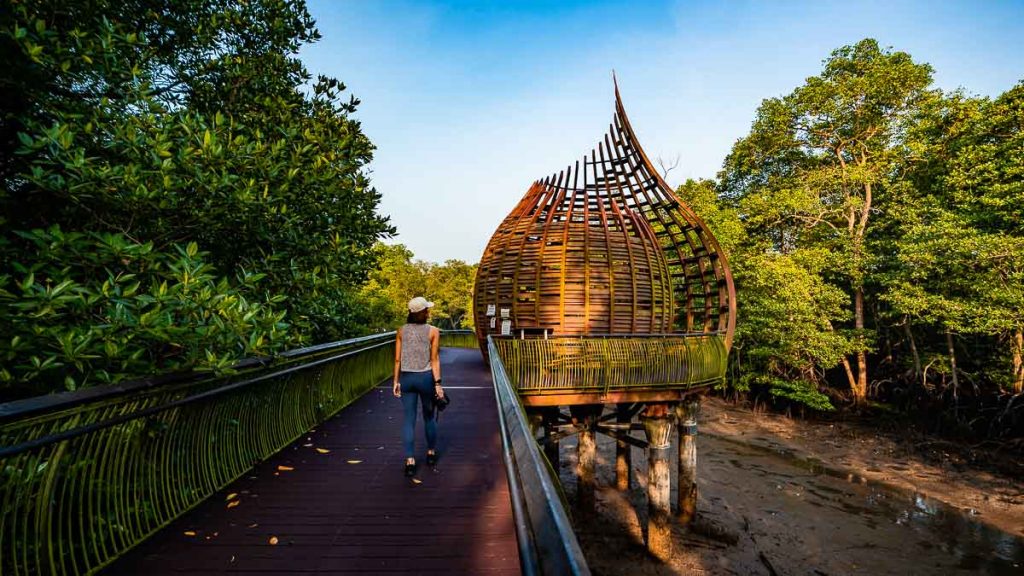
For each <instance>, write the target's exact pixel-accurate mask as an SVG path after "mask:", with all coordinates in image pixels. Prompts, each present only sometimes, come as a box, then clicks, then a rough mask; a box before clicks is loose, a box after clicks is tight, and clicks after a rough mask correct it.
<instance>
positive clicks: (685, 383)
mask: <svg viewBox="0 0 1024 576" xmlns="http://www.w3.org/2000/svg"><path fill="white" fill-rule="evenodd" d="M494 345H495V348H496V350H497V351H498V353H499V354H500V356H501V361H502V362H503V363H504V365H505V366H506V367H507V370H508V374H509V376H510V381H511V383H512V385H513V386H514V387H515V389H516V391H517V392H518V393H519V394H520V395H535V394H545V393H558V392H601V393H605V394H607V393H608V392H609V391H616V390H631V389H637V388H645V389H650V388H690V387H695V386H701V385H706V384H711V383H716V382H721V381H722V379H723V378H724V377H725V369H726V365H727V362H726V359H727V350H726V348H725V341H724V339H723V338H722V336H721V335H719V334H717V333H696V334H666V335H624V336H620V335H609V336H583V337H580V336H557V337H550V338H546V339H542V338H527V339H517V338H515V337H501V338H494Z"/></svg>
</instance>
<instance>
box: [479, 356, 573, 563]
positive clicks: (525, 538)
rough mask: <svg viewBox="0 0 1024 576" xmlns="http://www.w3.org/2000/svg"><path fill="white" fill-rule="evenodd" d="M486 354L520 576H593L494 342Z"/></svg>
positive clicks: (549, 466)
mask: <svg viewBox="0 0 1024 576" xmlns="http://www.w3.org/2000/svg"><path fill="white" fill-rule="evenodd" d="M487 350H488V354H487V355H488V357H489V359H490V365H491V377H492V378H493V380H494V398H495V402H496V403H497V406H498V427H499V430H500V431H501V444H502V448H503V455H504V458H505V473H506V475H507V477H508V484H509V496H510V500H511V504H512V515H513V517H514V518H515V526H516V540H517V542H518V543H519V564H520V567H521V569H522V573H523V574H524V575H525V576H589V575H590V568H589V567H588V566H587V560H586V558H585V557H584V556H583V551H582V549H580V544H579V541H577V539H576V533H575V532H574V531H573V529H572V523H571V522H570V519H569V514H568V513H567V512H566V510H565V504H564V502H562V499H561V492H560V491H559V489H558V486H557V484H556V482H557V481H558V479H557V477H556V476H553V475H552V474H553V472H552V470H551V465H550V463H548V462H547V460H546V459H545V458H544V456H543V455H542V454H541V452H540V448H539V447H538V446H537V440H536V438H534V436H533V431H532V429H531V428H530V425H529V423H528V422H527V420H526V413H525V412H524V411H523V406H522V404H521V403H520V401H519V397H518V396H517V395H516V391H515V389H514V388H513V387H512V383H511V382H510V381H509V376H508V372H507V371H506V370H505V366H504V365H503V364H502V361H501V360H502V359H501V357H500V355H499V353H498V351H497V349H496V348H495V340H494V338H493V337H488V338H487ZM555 467H556V468H557V462H556V463H555Z"/></svg>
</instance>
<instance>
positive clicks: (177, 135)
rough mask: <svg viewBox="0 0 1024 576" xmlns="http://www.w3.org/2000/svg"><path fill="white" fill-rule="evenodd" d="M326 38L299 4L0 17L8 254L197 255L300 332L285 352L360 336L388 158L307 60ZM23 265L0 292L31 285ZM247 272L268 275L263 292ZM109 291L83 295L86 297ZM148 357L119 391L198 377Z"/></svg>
mask: <svg viewBox="0 0 1024 576" xmlns="http://www.w3.org/2000/svg"><path fill="white" fill-rule="evenodd" d="M317 38H319V34H318V32H317V31H316V28H315V26H314V23H313V21H312V19H311V18H310V16H309V14H308V13H307V11H306V9H305V6H304V4H303V3H302V2H301V1H294V2H293V1H280V0H250V1H245V2H243V1H231V0H185V1H182V2H174V3H170V4H168V3H167V2H165V1H163V0H137V1H131V2H113V1H105V0H100V1H98V2H94V1H86V0H71V1H68V2H59V3H58V2H53V1H47V0H30V1H23V2H16V3H14V4H13V5H12V6H11V7H10V9H9V10H5V11H3V12H0V53H2V54H3V57H4V62H5V63H8V69H7V70H6V71H5V75H4V77H3V78H2V79H0V87H2V89H3V92H4V93H5V94H8V95H10V96H11V97H10V98H5V99H4V100H3V101H2V102H0V181H2V184H3V186H2V188H0V224H2V226H3V232H2V239H3V240H2V241H3V242H4V246H5V249H6V250H7V251H8V252H10V253H15V252H18V251H26V252H25V253H26V254H35V255H36V257H38V258H40V260H39V261H30V260H27V259H25V258H20V259H18V260H17V263H18V265H20V266H21V267H23V268H25V269H33V268H35V267H39V268H40V269H46V270H51V269H54V267H55V266H58V265H60V263H61V261H60V260H54V261H52V262H51V261H50V260H48V259H50V258H58V256H59V255H58V254H55V253H53V252H50V251H41V250H37V249H36V248H34V247H33V246H34V245H33V242H32V241H31V240H30V239H29V238H28V237H27V236H25V235H24V234H21V233H19V231H20V232H22V233H28V234H29V235H31V234H34V232H30V231H34V230H40V229H42V230H50V229H51V227H53V226H57V227H58V229H59V230H60V231H62V233H63V234H64V235H65V236H68V237H71V236H74V235H76V234H80V235H82V236H81V237H82V238H98V237H104V238H106V237H113V236H117V237H120V238H122V239H123V240H124V241H125V242H129V243H130V244H132V245H138V246H148V247H149V248H147V250H148V251H149V252H150V253H151V254H152V258H153V259H154V260H153V261H154V262H160V263H163V264H161V266H169V263H170V262H171V261H172V260H173V259H174V258H177V257H178V254H179V250H178V247H180V246H186V245H191V244H193V243H194V244H195V245H196V246H197V249H198V250H201V251H202V253H203V257H202V262H203V263H204V266H205V268H204V269H203V270H204V274H209V275H211V276H210V278H209V286H210V289H211V290H213V291H214V292H216V293H217V294H219V296H220V297H223V298H224V299H231V298H234V297H239V298H244V299H245V300H246V301H248V302H253V303H265V302H267V301H269V300H271V299H273V300H274V302H275V306H274V307H272V308H270V307H268V308H266V309H265V310H263V311H262V312H259V313H258V314H257V316H260V317H263V316H264V315H271V316H276V315H277V314H279V313H280V312H285V313H286V314H287V316H286V317H287V319H288V324H289V325H290V330H288V331H287V332H285V333H283V334H281V335H278V336H275V338H282V339H284V341H287V342H289V343H291V344H295V343H298V342H302V341H323V340H329V339H336V338H340V337H344V336H349V335H353V334H354V333H355V332H356V331H357V330H358V327H357V320H358V318H359V315H360V312H359V309H358V306H357V302H356V300H357V293H358V291H359V285H360V284H361V283H362V282H363V281H364V280H365V278H366V274H367V272H368V271H369V270H370V269H371V268H372V267H373V266H374V262H375V256H376V255H375V253H374V252H373V250H372V248H373V245H374V244H375V243H376V242H377V240H378V239H379V238H381V237H382V236H387V235H388V234H391V233H393V229H392V228H391V227H390V225H389V224H388V222H387V219H386V218H385V217H382V216H380V215H378V214H377V213H376V208H377V205H378V203H379V200H380V196H379V194H378V193H377V192H376V191H375V190H374V189H373V188H372V187H371V186H370V184H369V181H368V179H367V177H366V174H365V171H364V168H365V166H366V164H367V163H368V162H369V161H370V160H371V158H372V152H373V146H372V144H371V143H370V142H369V140H368V139H367V138H366V136H365V135H364V134H363V133H362V131H361V127H360V125H359V123H358V122H357V121H355V120H354V119H352V118H351V114H352V113H353V112H354V111H355V109H356V105H357V104H358V101H357V100H356V99H355V98H347V99H346V98H343V97H342V94H343V91H344V88H345V87H344V85H342V84H341V83H340V82H338V81H337V80H334V79H331V78H324V77H321V78H318V79H316V80H315V81H314V80H313V79H312V78H311V77H310V75H309V73H308V72H307V71H306V70H305V68H304V67H303V66H302V63H301V62H300V61H299V60H298V58H297V57H296V53H297V51H298V49H299V48H300V47H301V46H302V45H303V44H305V43H308V42H312V41H315V40H316V39H317ZM14 262H15V261H14V260H10V261H8V262H5V263H4V268H2V269H0V274H2V275H6V276H8V277H11V278H18V279H19V280H20V272H19V271H18V270H16V269H14V268H13V267H12V266H13V265H14ZM154 267H155V265H154ZM214 271H216V272H214ZM246 271H258V272H259V276H260V281H259V283H258V285H257V284H255V283H252V282H247V281H244V280H242V279H243V278H245V277H246V275H247V272H246ZM215 274H219V276H215ZM55 277H56V276H55ZM107 280H108V278H107V276H106V275H97V276H96V277H94V278H91V277H89V276H87V275H79V276H77V277H75V282H77V283H78V284H79V285H80V286H81V288H82V290H84V291H86V292H89V293H101V288H102V286H103V283H104V282H105V281H107ZM12 294H14V295H15V296H16V297H17V298H19V299H20V298H23V297H26V296H25V295H23V294H22V293H20V292H12ZM174 294H178V293H174ZM182 294H183V293H182ZM182 297H183V298H184V297H185V296H184V295H183V296H182ZM211 298H213V295H211ZM167 305H168V306H169V304H167ZM183 305H185V304H183ZM261 305H263V304H261ZM7 310H9V311H13V310H15V309H14V308H7ZM11 313H13V312H11ZM16 321H17V318H14V317H11V318H0V323H4V324H13V323H15V322H16ZM67 321H68V323H67V324H66V329H67V330H68V333H79V332H81V333H85V332H88V330H89V329H90V326H89V323H90V320H89V316H88V315H74V316H68V317H67ZM97 321H99V320H98V319H97ZM52 328H53V329H54V330H59V327H58V325H57V323H56V321H55V323H54V325H53V326H52ZM281 329H283V325H282V327H281ZM250 336H252V337H253V338H254V341H256V340H259V338H260V336H261V334H260V333H259V332H258V331H254V332H252V333H251V334H250ZM175 338H176V339H177V340H176V341H175V342H174V343H175V344H176V345H180V346H181V347H182V348H183V349H187V350H202V351H203V354H201V355H202V356H205V354H206V353H207V352H208V353H209V355H210V357H211V358H222V357H228V356H231V357H234V356H235V355H237V353H238V350H237V346H235V344H234V343H233V342H229V341H228V340H225V339H218V338H208V339H207V338H205V336H204V335H203V334H200V333H196V334H191V335H190V334H187V333H182V334H179V335H176V336H175ZM247 338H248V337H247ZM190 339H191V340H190ZM19 353H23V352H19ZM24 353H25V354H27V352H24ZM189 354H191V352H189ZM142 357H143V358H148V359H149V360H151V363H149V364H144V363H140V362H135V361H132V362H128V363H127V364H126V365H125V366H124V368H123V369H119V370H120V371H119V372H118V373H119V374H120V373H123V374H128V373H129V372H130V371H131V370H135V371H136V373H137V374H138V375H143V374H147V373H151V372H156V371H163V370H167V369H176V368H178V367H180V366H184V365H190V363H193V364H194V362H192V361H191V360H189V361H182V362H181V363H177V361H176V360H172V359H174V358H178V356H176V355H174V354H170V355H162V354H155V355H145V354H144V355H143V356H142ZM26 358H28V356H25V357H20V356H19V357H18V359H16V362H18V363H22V362H25V361H28V360H26ZM190 358H191V356H190ZM63 369H64V370H65V371H67V372H68V375H69V376H70V377H71V378H73V379H74V380H75V381H76V382H85V383H91V382H94V381H97V378H100V379H102V378H106V377H105V376H104V377H96V376H95V375H92V374H91V373H88V370H89V367H88V366H87V365H86V364H83V365H82V367H81V368H80V367H79V366H78V365H77V364H74V363H71V364H65V365H64V367H63ZM80 369H81V370H85V371H86V372H84V373H78V372H76V371H78V370H80ZM40 390H43V389H42V388H41V389H40Z"/></svg>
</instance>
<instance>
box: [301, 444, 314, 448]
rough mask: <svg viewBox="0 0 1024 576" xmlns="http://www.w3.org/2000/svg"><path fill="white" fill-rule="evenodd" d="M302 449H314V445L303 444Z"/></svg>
mask: <svg viewBox="0 0 1024 576" xmlns="http://www.w3.org/2000/svg"><path fill="white" fill-rule="evenodd" d="M302 447H303V448H312V447H313V445H312V444H303V445H302Z"/></svg>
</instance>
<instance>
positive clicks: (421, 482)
mask: <svg viewBox="0 0 1024 576" xmlns="http://www.w3.org/2000/svg"><path fill="white" fill-rule="evenodd" d="M412 481H413V483H414V484H423V480H420V479H419V478H413V479H412Z"/></svg>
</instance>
